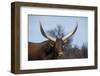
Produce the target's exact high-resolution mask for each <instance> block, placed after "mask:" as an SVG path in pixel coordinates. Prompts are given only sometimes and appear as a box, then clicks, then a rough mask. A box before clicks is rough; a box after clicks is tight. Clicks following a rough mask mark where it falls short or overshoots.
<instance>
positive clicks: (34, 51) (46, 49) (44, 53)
mask: <svg viewBox="0 0 100 76" xmlns="http://www.w3.org/2000/svg"><path fill="white" fill-rule="evenodd" d="M54 55H55V52H54V50H53V43H51V42H50V41H44V42H42V43H31V42H29V43H28V60H45V59H53V58H55V56H54Z"/></svg>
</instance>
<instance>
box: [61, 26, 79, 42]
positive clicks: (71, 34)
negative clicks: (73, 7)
mask: <svg viewBox="0 0 100 76" xmlns="http://www.w3.org/2000/svg"><path fill="white" fill-rule="evenodd" d="M77 28H78V24H77V25H76V27H75V29H74V30H73V31H72V32H70V33H68V34H67V35H66V36H64V37H63V38H62V40H63V41H64V43H66V41H67V39H68V38H70V37H71V36H73V35H74V33H75V32H76V30H77Z"/></svg>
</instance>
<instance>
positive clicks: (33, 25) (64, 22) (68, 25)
mask: <svg viewBox="0 0 100 76" xmlns="http://www.w3.org/2000/svg"><path fill="white" fill-rule="evenodd" d="M40 22H41V24H42V26H43V28H44V30H45V31H48V30H51V29H54V28H55V27H56V26H57V25H61V26H62V27H63V28H64V31H65V33H69V32H70V31H72V30H73V29H74V28H75V26H76V22H78V29H77V31H76V33H75V34H74V36H73V41H72V46H75V45H77V46H79V47H81V46H82V45H83V44H84V43H87V42H88V17H76V16H75V17H74V16H42V15H41V16H38V15H37V16H36V15H29V16H28V36H29V37H28V39H29V40H28V41H30V42H36V43H39V42H42V41H45V40H47V39H46V38H45V37H44V36H42V34H41V32H40Z"/></svg>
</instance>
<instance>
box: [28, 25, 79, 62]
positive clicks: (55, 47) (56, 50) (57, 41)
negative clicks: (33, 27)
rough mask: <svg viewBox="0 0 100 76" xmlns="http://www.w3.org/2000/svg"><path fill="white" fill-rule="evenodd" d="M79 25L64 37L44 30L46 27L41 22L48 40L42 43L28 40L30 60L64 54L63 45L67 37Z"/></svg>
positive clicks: (45, 58) (42, 30) (55, 57)
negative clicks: (49, 33) (58, 36)
mask: <svg viewBox="0 0 100 76" xmlns="http://www.w3.org/2000/svg"><path fill="white" fill-rule="evenodd" d="M77 27H78V25H77V26H76V27H75V29H74V30H73V31H72V32H70V33H69V34H67V35H66V36H64V37H62V38H54V37H52V36H50V35H48V34H47V33H46V32H44V29H43V27H42V25H41V24H40V30H41V34H42V35H43V36H44V37H45V38H47V39H48V40H47V41H44V42H41V43H33V42H28V60H48V59H57V57H60V56H63V55H64V48H63V46H64V44H65V43H66V42H67V39H68V38H70V37H71V36H73V35H74V33H75V32H76V30H77Z"/></svg>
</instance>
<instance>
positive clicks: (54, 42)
mask: <svg viewBox="0 0 100 76" xmlns="http://www.w3.org/2000/svg"><path fill="white" fill-rule="evenodd" d="M77 27H78V24H77V26H76V27H75V29H74V30H73V31H72V32H70V33H69V34H67V35H66V36H64V37H62V38H58V37H57V38H54V37H52V36H50V35H49V34H48V33H47V32H44V29H43V27H42V25H41V24H40V30H41V33H42V35H43V36H44V37H45V38H47V39H48V40H49V41H50V42H49V44H50V46H52V47H54V51H55V52H56V56H64V44H65V43H66V42H67V40H68V39H69V38H70V37H72V36H73V35H74V33H75V32H76V30H77Z"/></svg>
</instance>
